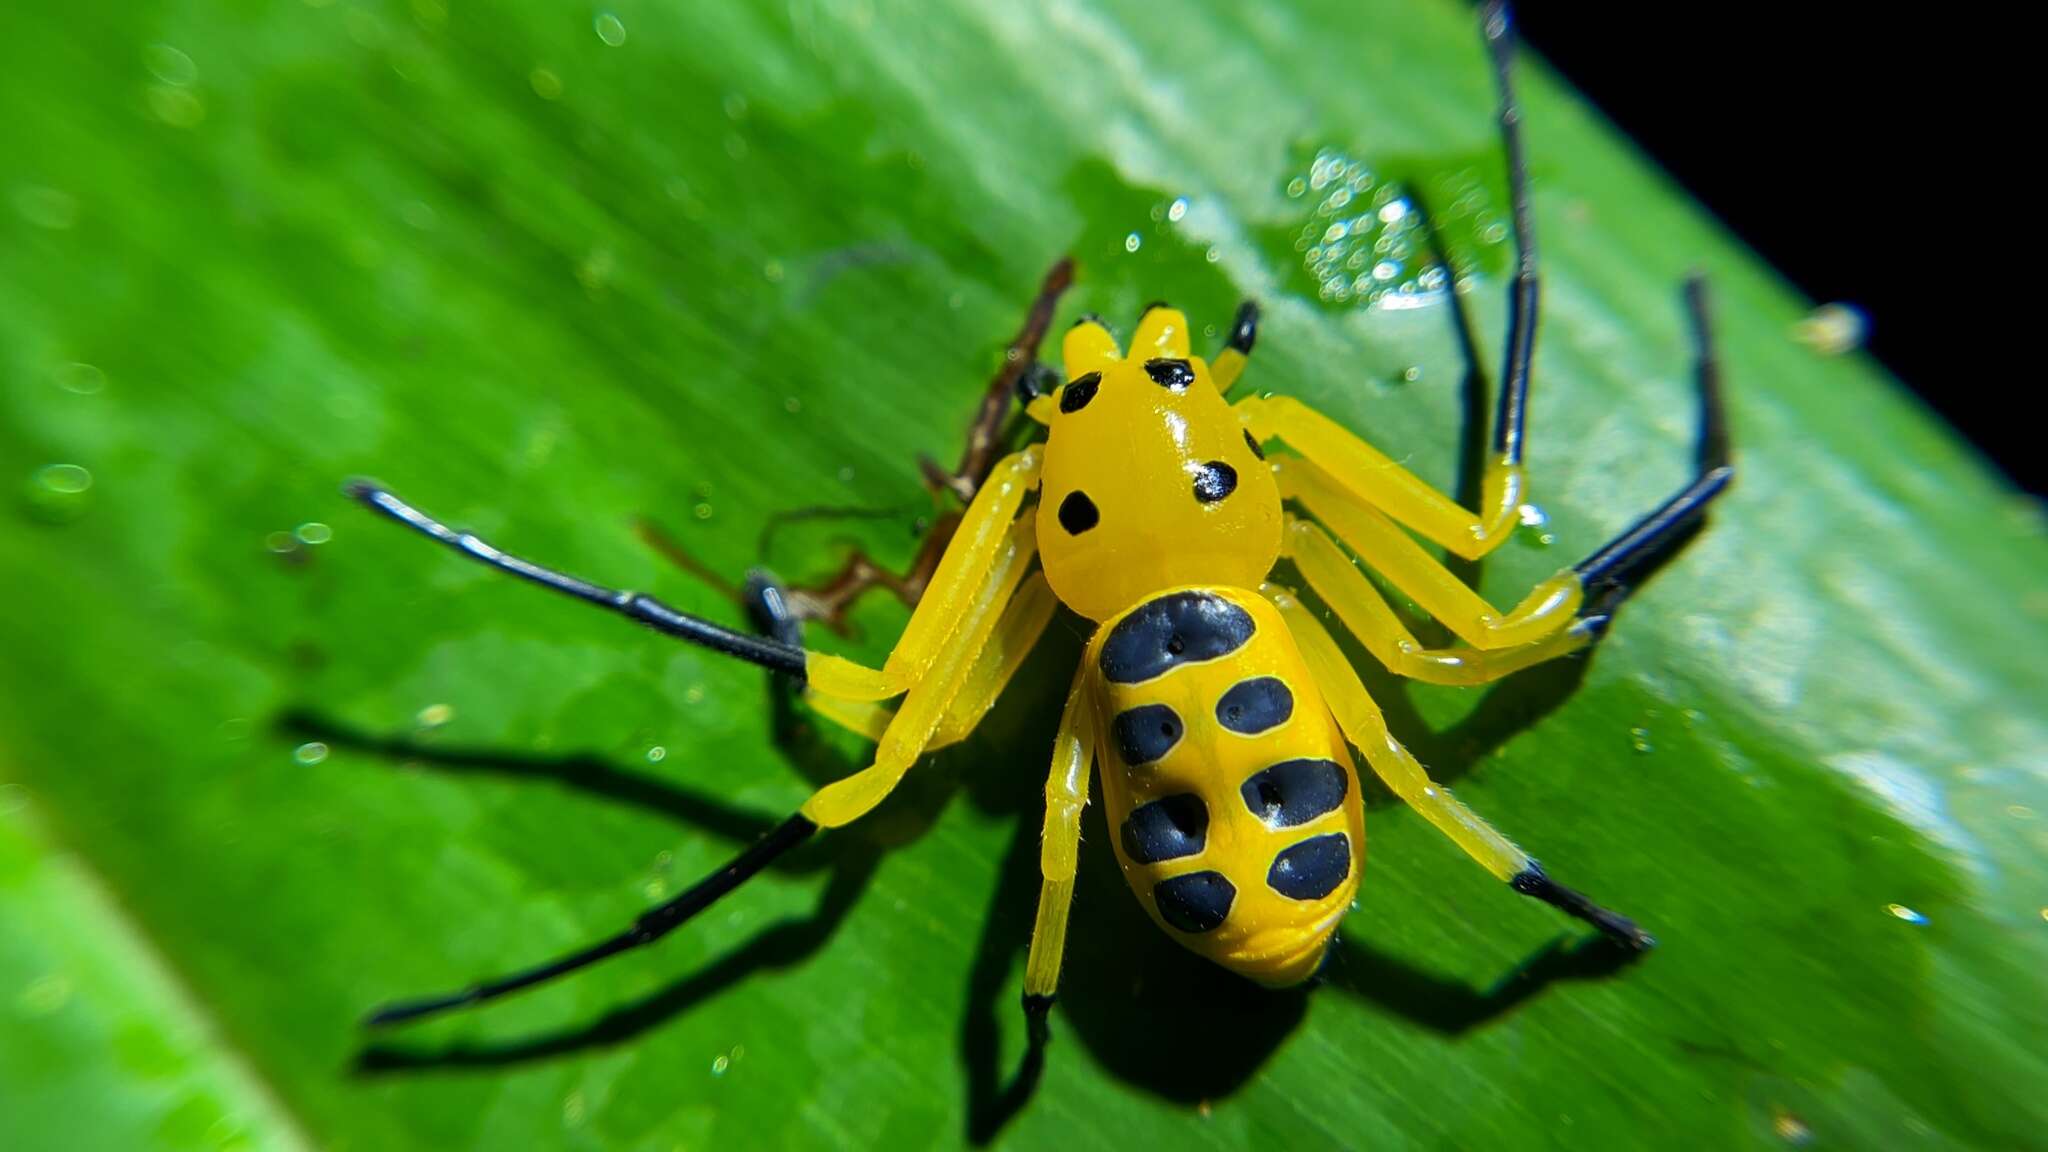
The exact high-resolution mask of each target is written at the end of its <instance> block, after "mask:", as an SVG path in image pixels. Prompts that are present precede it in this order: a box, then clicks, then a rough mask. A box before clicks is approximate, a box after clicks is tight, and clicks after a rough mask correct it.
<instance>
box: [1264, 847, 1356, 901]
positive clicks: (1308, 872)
mask: <svg viewBox="0 0 2048 1152" xmlns="http://www.w3.org/2000/svg"><path fill="white" fill-rule="evenodd" d="M1349 875H1351V840H1350V838H1349V837H1347V836H1345V835H1344V833H1342V832H1332V833H1330V834H1329V835H1328V836H1311V837H1309V838H1308V839H1306V840H1303V841H1302V842H1301V843H1299V844H1296V845H1294V846H1293V847H1292V848H1287V849H1283V850H1282V851H1281V853H1280V854H1279V855H1278V856H1275V857H1274V858H1273V867H1272V868H1271V869H1269V870H1268V871H1267V872H1266V884H1267V886H1268V887H1270V888H1272V889H1273V891H1275V892H1278V893H1279V894H1281V895H1282V896H1285V897H1287V898H1288V899H1289V900H1321V899H1322V898H1323V897H1325V896H1328V895H1329V894H1330V893H1332V892H1335V891H1336V890H1337V886H1338V885H1339V884H1342V883H1344V878H1345V877H1346V876H1349Z"/></svg>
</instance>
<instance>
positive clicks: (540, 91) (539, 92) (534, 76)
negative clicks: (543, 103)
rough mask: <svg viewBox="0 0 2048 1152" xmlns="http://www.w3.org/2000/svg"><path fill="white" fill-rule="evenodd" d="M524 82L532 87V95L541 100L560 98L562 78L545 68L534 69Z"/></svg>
mask: <svg viewBox="0 0 2048 1152" xmlns="http://www.w3.org/2000/svg"><path fill="white" fill-rule="evenodd" d="M526 82H527V83H528V84H531V85H533V94H534V95H535V96H538V97H540V98H541V99H543V100H559V99H561V97H562V78H561V77H560V76H557V75H555V74H554V73H553V72H552V71H550V70H548V69H546V68H535V69H534V70H533V71H532V72H529V73H527V76H526Z"/></svg>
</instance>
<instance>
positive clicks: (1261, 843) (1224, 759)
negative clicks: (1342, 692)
mask: <svg viewBox="0 0 2048 1152" xmlns="http://www.w3.org/2000/svg"><path fill="white" fill-rule="evenodd" d="M1088 661H1089V667H1090V670H1091V679H1092V680H1093V684H1094V700H1095V705H1096V715H1097V718H1098V724H1099V727H1098V731H1100V732H1101V733H1102V734H1103V736H1102V740H1101V743H1102V745H1103V746H1104V748H1105V751H1106V754H1105V755H1104V756H1103V757H1102V758H1101V777H1102V792H1103V798H1104V806H1105V810H1106V813H1107V816H1108V819H1109V825H1110V830H1111V839H1112V841H1113V842H1114V844H1115V848H1116V854H1117V860H1118V862H1119V863H1120V864H1121V865H1122V866H1123V871H1124V878H1125V880H1126V881H1128V882H1129V883H1130V885H1131V890H1132V891H1133V892H1134V893H1135V894H1136V895H1137V897H1138V901H1139V903H1141V904H1142V905H1144V907H1145V910H1146V911H1147V912H1148V913H1150V914H1151V916H1152V918H1153V919H1154V920H1155V921H1157V922H1158V923H1159V925H1160V926H1161V927H1163V928H1165V929H1166V931H1167V932H1168V934H1169V935H1171V936H1173V938H1174V939H1176V940H1179V941H1180V942H1181V943H1182V944H1183V945H1185V946H1186V947H1188V948H1189V949H1191V950H1193V951H1195V952H1197V953H1199V954H1201V955H1203V956H1205V957H1207V958H1209V959H1211V960H1213V961H1215V962H1217V963H1218V964H1221V965H1223V966H1224V967H1226V968H1229V969H1231V970H1232V971H1235V972H1238V973H1240V974H1241V975H1244V976H1246V977H1249V978H1250V979H1253V980H1256V981H1258V982H1259V983H1261V984H1267V985H1272V986H1276V987H1277V986H1284V985H1289V984H1295V983H1298V982H1300V981H1301V980H1304V979H1306V978H1307V977H1309V976H1310V975H1312V974H1313V973H1314V972H1315V970H1316V968H1317V966H1318V965H1319V964H1320V963H1321V961H1322V957H1323V953H1324V951H1325V949H1327V948H1328V946H1329V942H1330V937H1331V935H1332V934H1333V933H1334V932H1335V930H1336V927H1337V924H1338V922H1339V921H1341V920H1342V919H1343V917H1344V914H1345V912H1346V911H1348V910H1349V908H1350V906H1351V901H1352V897H1353V895H1354V894H1355V893H1356V891H1357V889H1358V879H1359V871H1360V868H1361V866H1362V864H1363V862H1364V861H1363V852H1364V842H1365V841H1364V837H1365V814H1364V808H1363V806H1362V805H1361V804H1360V802H1359V795H1358V783H1357V780H1356V777H1355V775H1354V772H1353V767H1352V761H1351V754H1350V749H1349V748H1348V747H1347V746H1346V744H1345V741H1344V735H1343V733H1342V731H1341V730H1339V729H1338V727H1337V725H1336V722H1335V720H1334V719H1332V717H1331V715H1330V712H1329V709H1328V707H1327V706H1326V705H1325V704H1324V702H1323V696H1322V693H1321V692H1320V691H1319V690H1318V689H1317V687H1316V684H1315V681H1314V680H1313V679H1312V678H1311V677H1310V675H1309V671H1308V668H1307V666H1306V664H1304V662H1303V661H1302V658H1301V655H1300V653H1299V652H1297V651H1296V649H1295V646H1294V641H1293V639H1292V638H1291V637H1290V636H1289V634H1288V632H1287V627H1286V624H1285V622H1284V621H1283V620H1282V619H1281V617H1280V615H1279V613H1278V612H1277V611H1276V610H1275V609H1274V608H1273V607H1272V606H1271V605H1270V604H1268V603H1267V602H1266V600H1265V599H1264V598H1263V597H1261V596H1259V595H1258V594H1257V593H1255V592H1250V591H1246V590H1243V589H1237V588H1225V587H1199V586H1198V587H1189V588H1179V589H1174V590H1171V591H1167V592H1164V593H1161V594H1159V595H1157V596H1154V597H1151V598H1150V599H1147V600H1146V601H1144V602H1143V603H1141V604H1139V605H1138V606H1136V607H1135V608H1132V609H1131V610H1129V611H1127V612H1124V613H1122V614H1120V615H1118V616H1116V617H1114V618H1112V619H1110V620H1108V621H1105V622H1104V624H1103V627H1102V628H1101V630H1100V631H1098V632H1097V633H1096V636H1095V639H1094V641H1093V642H1092V643H1091V644H1090V646H1089V652H1088Z"/></svg>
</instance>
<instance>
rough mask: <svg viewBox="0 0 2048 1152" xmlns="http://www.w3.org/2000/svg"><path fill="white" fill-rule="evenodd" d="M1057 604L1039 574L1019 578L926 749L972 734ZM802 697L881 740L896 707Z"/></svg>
mask: <svg viewBox="0 0 2048 1152" xmlns="http://www.w3.org/2000/svg"><path fill="white" fill-rule="evenodd" d="M1058 607H1059V599H1058V598H1057V597H1055V596H1054V595H1053V594H1052V587H1051V586H1050V585H1048V584H1047V583H1046V582H1045V575H1044V574H1043V573H1040V572H1033V573H1032V574H1031V575H1029V576H1027V577H1025V578H1024V583H1023V584H1022V585H1020V586H1018V588H1017V594H1016V596H1014V597H1012V598H1011V600H1010V606H1009V607H1007V608H1005V609H1003V618H1002V619H1001V620H999V621H997V622H996V630H995V633H994V634H993V635H991V636H990V637H989V641H988V643H987V644H985V645H983V646H982V649H981V654H980V655H979V656H976V657H975V658H974V667H973V668H971V669H969V670H968V673H967V680H966V682H965V683H964V684H962V685H961V686H960V690H959V691H958V692H957V693H955V694H954V696H953V703H952V704H950V705H948V706H947V708H946V715H945V718H944V719H942V720H940V721H939V727H938V730H937V731H936V732H934V733H932V739H931V743H930V744H927V745H925V751H926V752H936V751H938V750H939V749H941V748H945V747H948V746H950V745H953V744H958V743H959V742H960V741H962V740H965V739H967V737H968V736H969V735H971V734H972V733H973V732H974V726H975V725H976V724H979V723H980V722H981V718H982V717H983V716H985V715H987V714H988V710H989V709H990V708H992V707H994V706H995V702H996V699H997V698H998V697H1000V696H1001V695H1002V694H1003V689H1004V688H1005V687H1006V686H1008V684H1009V683H1010V677H1012V676H1014V675H1016V673H1017V667H1018V665H1020V664H1022V663H1024V658H1025V657H1026V656H1029V655H1030V654H1031V649H1032V646H1033V645H1035V644H1037V643H1038V638H1039V637H1040V636H1041V635H1043V634H1044V633H1045V626H1046V625H1047V624H1048V623H1050V622H1051V621H1052V616H1053V612H1054V610H1055V609H1057V608H1058ZM804 701H805V703H807V704H809V705H810V706H811V709H812V710H813V711H815V712H817V713H818V714H819V715H821V716H823V717H824V718H826V719H827V720H830V721H832V722H833V723H835V724H838V725H839V726H840V727H842V728H845V729H847V730H849V731H852V732H854V733H857V734H859V735H862V736H865V737H867V738H868V739H870V740H874V741H876V742H880V741H881V739H882V735H883V733H885V732H887V731H888V730H889V721H890V720H891V719H893V718H894V717H895V715H896V711H895V709H893V708H889V707H887V706H885V705H882V704H877V703H873V702H870V701H865V700H841V699H839V698H838V697H835V696H827V695H825V694H824V693H822V692H819V691H817V690H815V689H811V690H808V691H806V692H805V693H804Z"/></svg>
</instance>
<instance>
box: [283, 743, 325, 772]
mask: <svg viewBox="0 0 2048 1152" xmlns="http://www.w3.org/2000/svg"><path fill="white" fill-rule="evenodd" d="M292 759H294V760H297V761H298V762H299V763H301V764H304V765H306V766H307V767H309V768H310V767H312V766H313V765H315V764H318V763H320V762H321V761H323V760H325V759H327V745H325V744H322V743H321V742H320V741H318V740H308V741H306V742H305V743H304V744H301V745H299V746H298V747H297V748H294V749H293V750H292Z"/></svg>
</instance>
